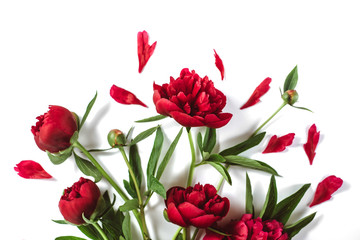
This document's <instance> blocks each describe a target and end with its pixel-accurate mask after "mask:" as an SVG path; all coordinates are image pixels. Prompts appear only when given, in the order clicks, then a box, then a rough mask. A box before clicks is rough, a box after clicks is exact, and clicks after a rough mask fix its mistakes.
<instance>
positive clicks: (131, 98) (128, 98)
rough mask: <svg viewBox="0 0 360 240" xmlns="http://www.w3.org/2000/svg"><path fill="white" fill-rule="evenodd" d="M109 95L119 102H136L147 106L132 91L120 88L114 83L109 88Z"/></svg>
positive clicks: (128, 103)
mask: <svg viewBox="0 0 360 240" xmlns="http://www.w3.org/2000/svg"><path fill="white" fill-rule="evenodd" d="M110 96H111V97H112V98H113V99H114V100H115V101H116V102H118V103H121V104H127V105H130V104H137V105H141V106H143V107H147V106H146V105H145V104H144V103H143V102H142V101H140V100H139V99H138V98H137V97H136V96H135V95H134V94H133V93H131V92H129V91H127V90H125V89H123V88H120V87H118V86H116V85H112V87H111V89H110Z"/></svg>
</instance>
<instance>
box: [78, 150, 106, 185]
mask: <svg viewBox="0 0 360 240" xmlns="http://www.w3.org/2000/svg"><path fill="white" fill-rule="evenodd" d="M74 157H75V162H76V165H77V166H78V168H79V169H80V171H81V172H82V173H84V174H85V175H86V176H91V177H93V178H94V181H95V182H99V181H100V180H101V178H102V174H101V173H100V171H99V170H98V169H97V168H96V167H95V166H94V164H92V163H91V162H90V161H88V160H86V159H84V158H81V157H79V156H78V155H77V154H75V153H74Z"/></svg>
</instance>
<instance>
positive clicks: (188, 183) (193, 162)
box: [186, 128, 196, 186]
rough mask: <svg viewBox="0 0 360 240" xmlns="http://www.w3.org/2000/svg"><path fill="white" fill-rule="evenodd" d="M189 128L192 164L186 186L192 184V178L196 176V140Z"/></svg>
mask: <svg viewBox="0 0 360 240" xmlns="http://www.w3.org/2000/svg"><path fill="white" fill-rule="evenodd" d="M187 130H188V131H187V132H188V138H189V143H190V150H191V164H190V169H189V176H188V179H187V184H186V186H190V185H191V184H192V180H193V176H194V169H195V161H196V156H195V147H194V142H193V139H192V136H191V129H190V128H188V129H187Z"/></svg>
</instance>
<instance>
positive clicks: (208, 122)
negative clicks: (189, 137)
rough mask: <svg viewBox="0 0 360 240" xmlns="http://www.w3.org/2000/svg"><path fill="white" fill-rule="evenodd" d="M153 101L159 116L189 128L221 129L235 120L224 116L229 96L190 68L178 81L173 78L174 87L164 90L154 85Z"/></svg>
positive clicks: (165, 86) (169, 84)
mask: <svg viewBox="0 0 360 240" xmlns="http://www.w3.org/2000/svg"><path fill="white" fill-rule="evenodd" d="M153 101H154V103H155V106H156V110H157V112H158V113H160V114H162V115H165V116H170V117H172V118H174V119H175V121H177V122H178V123H179V124H181V125H183V126H185V127H200V126H207V127H210V128H220V127H223V126H225V125H226V124H227V123H228V122H229V121H230V119H231V117H232V114H231V113H222V109H223V108H224V107H225V105H226V97H225V95H224V94H223V93H222V92H221V91H219V90H217V89H216V88H215V87H214V84H213V82H212V81H211V80H209V78H208V77H207V76H205V77H204V78H201V77H200V76H199V75H198V74H196V73H195V71H191V72H190V71H189V69H187V68H184V69H183V70H182V71H181V73H180V76H179V77H178V78H177V79H174V78H173V77H170V83H166V84H163V85H162V86H159V85H157V84H155V83H154V95H153Z"/></svg>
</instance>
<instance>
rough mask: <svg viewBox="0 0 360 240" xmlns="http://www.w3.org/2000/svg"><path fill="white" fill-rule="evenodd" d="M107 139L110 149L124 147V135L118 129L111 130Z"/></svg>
mask: <svg viewBox="0 0 360 240" xmlns="http://www.w3.org/2000/svg"><path fill="white" fill-rule="evenodd" d="M107 138H108V142H109V144H110V146H111V147H117V146H124V145H125V143H126V138H125V135H124V133H123V132H122V131H120V130H119V129H113V130H111V131H110V132H109V134H108V136H107Z"/></svg>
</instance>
